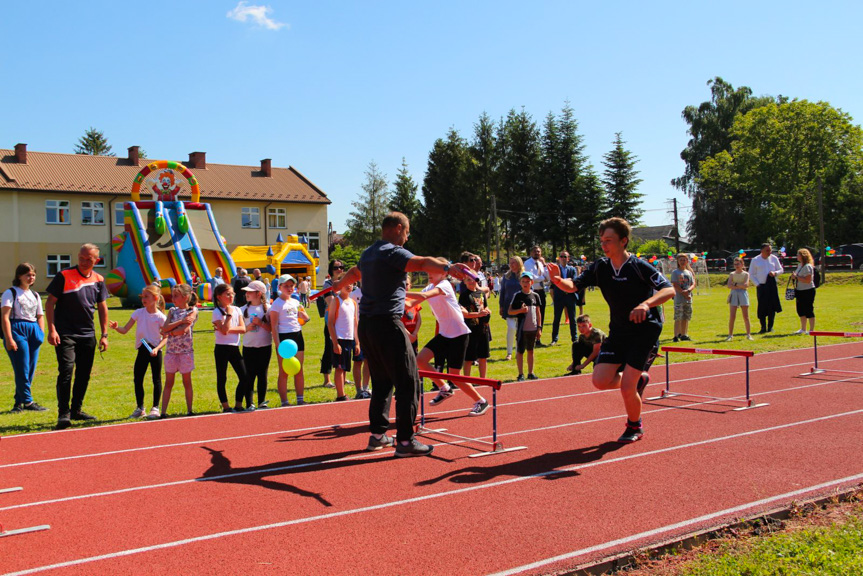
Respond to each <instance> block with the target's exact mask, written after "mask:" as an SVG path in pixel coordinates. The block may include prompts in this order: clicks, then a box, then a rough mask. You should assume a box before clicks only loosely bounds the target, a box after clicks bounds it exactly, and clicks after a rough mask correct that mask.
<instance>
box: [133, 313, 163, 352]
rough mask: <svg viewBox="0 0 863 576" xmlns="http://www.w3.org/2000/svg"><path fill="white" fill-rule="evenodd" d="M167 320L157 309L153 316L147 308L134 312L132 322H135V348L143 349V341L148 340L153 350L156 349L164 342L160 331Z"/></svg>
mask: <svg viewBox="0 0 863 576" xmlns="http://www.w3.org/2000/svg"><path fill="white" fill-rule="evenodd" d="M165 318H167V317H166V316H165V314H164V312H160V311H159V309H158V308H157V309H156V311H155V312H154V313H152V314H150V313H149V312H147V309H146V308H138V309H137V310H135V311H134V312H132V320H134V321H135V348H140V347H141V340H146V341H147V344H149V345H150V347H151V348H155V347H156V346H158V345H159V342H161V341H162V335H161V334H160V333H159V330H160V329H161V328H162V326H163V325H164V324H165Z"/></svg>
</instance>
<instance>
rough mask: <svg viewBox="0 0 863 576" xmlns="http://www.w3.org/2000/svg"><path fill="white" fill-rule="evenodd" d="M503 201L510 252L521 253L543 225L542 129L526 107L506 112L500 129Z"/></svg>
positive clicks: (534, 238) (533, 241)
mask: <svg viewBox="0 0 863 576" xmlns="http://www.w3.org/2000/svg"><path fill="white" fill-rule="evenodd" d="M497 140H498V150H499V154H500V169H499V173H500V202H499V205H498V211H499V212H500V213H501V214H502V215H503V217H504V221H505V226H506V243H507V251H508V252H509V253H512V252H513V251H514V250H516V249H518V250H519V252H518V253H521V251H522V250H526V249H527V248H528V247H529V246H530V245H531V244H533V243H535V242H536V240H537V238H538V236H539V232H540V229H541V227H542V225H543V224H541V223H540V222H538V218H539V214H538V212H539V206H538V203H537V201H536V198H537V193H538V190H539V187H540V161H541V149H540V141H539V129H538V128H537V126H536V122H534V121H533V117H532V116H531V115H530V114H528V113H527V112H526V111H525V110H524V108H522V110H521V112H516V111H515V110H514V109H513V110H510V111H509V114H507V117H506V121H503V122H501V125H500V127H499V129H498V136H497Z"/></svg>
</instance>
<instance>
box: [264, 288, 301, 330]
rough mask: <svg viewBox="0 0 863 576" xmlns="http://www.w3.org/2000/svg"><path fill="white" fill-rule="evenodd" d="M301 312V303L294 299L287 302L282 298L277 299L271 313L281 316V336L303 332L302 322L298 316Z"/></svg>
mask: <svg viewBox="0 0 863 576" xmlns="http://www.w3.org/2000/svg"><path fill="white" fill-rule="evenodd" d="M299 311H300V303H299V302H297V301H296V300H294V299H293V298H288V299H287V300H284V299H282V297H281V296H279V297H278V298H276V301H275V302H273V306H272V307H271V308H270V312H271V313H272V312H276V313H277V314H278V315H279V334H289V333H291V332H299V331H300V330H302V328H301V327H300V320H299V318H298V316H297V314H298V313H299Z"/></svg>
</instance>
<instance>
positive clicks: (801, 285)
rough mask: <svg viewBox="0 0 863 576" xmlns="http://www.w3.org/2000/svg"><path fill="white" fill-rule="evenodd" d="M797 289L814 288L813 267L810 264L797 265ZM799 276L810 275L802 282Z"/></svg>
mask: <svg viewBox="0 0 863 576" xmlns="http://www.w3.org/2000/svg"><path fill="white" fill-rule="evenodd" d="M795 272H796V273H797V289H798V290H812V289H813V288H815V276H814V274H815V269H814V268H812V264H800V265H799V266H797V270H795ZM801 276H812V277H811V278H809V282H803V281H801V280H800V277H801Z"/></svg>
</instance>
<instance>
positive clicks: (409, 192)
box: [389, 157, 422, 222]
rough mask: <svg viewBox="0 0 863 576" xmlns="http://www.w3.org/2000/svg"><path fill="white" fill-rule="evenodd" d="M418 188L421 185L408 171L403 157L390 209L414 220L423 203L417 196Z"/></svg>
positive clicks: (394, 183)
mask: <svg viewBox="0 0 863 576" xmlns="http://www.w3.org/2000/svg"><path fill="white" fill-rule="evenodd" d="M417 190H419V186H418V185H417V183H416V182H414V179H413V177H412V176H411V175H410V172H408V164H407V161H405V159H404V157H402V167H401V168H399V173H398V174H397V175H396V179H395V182H393V195H392V198H391V199H390V205H389V208H390V210H392V211H394V212H401V213H402V214H404V215H405V216H407V217H408V220H410V221H411V222H413V221H414V219H415V218H416V216H417V214H419V211H420V209H421V208H422V204H420V201H419V199H418V198H417Z"/></svg>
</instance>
